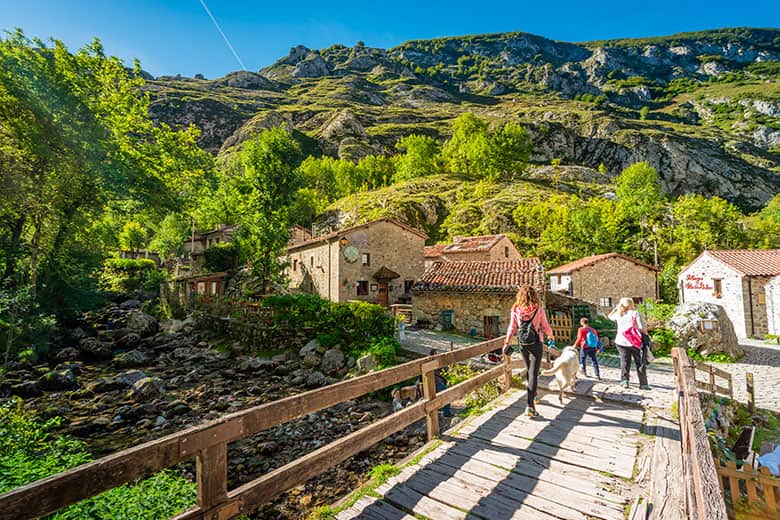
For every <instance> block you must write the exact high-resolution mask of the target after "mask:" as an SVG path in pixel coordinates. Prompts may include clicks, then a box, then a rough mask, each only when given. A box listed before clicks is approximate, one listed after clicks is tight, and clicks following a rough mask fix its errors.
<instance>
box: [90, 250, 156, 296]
mask: <svg viewBox="0 0 780 520" xmlns="http://www.w3.org/2000/svg"><path fill="white" fill-rule="evenodd" d="M164 278H165V275H164V274H162V273H160V272H159V271H158V270H157V263H156V262H155V261H154V260H152V259H150V258H137V259H133V258H106V260H105V261H104V262H103V270H102V271H101V273H100V283H99V286H100V288H101V289H103V290H105V291H110V292H116V293H123V294H125V293H131V292H133V291H137V290H138V289H146V290H154V291H159V289H160V282H161V281H162V279H164Z"/></svg>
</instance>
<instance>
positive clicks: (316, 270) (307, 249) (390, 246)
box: [285, 218, 428, 305]
mask: <svg viewBox="0 0 780 520" xmlns="http://www.w3.org/2000/svg"><path fill="white" fill-rule="evenodd" d="M426 238H428V236H427V235H426V234H425V233H424V232H423V231H420V230H419V229H414V228H412V227H409V226H406V225H404V224H402V223H400V222H398V221H396V220H393V219H390V218H383V219H379V220H374V221H371V222H367V223H365V224H360V225H357V226H352V227H349V228H346V229H341V230H338V231H335V232H332V233H328V234H325V235H320V236H315V237H312V238H310V239H308V240H304V241H301V242H298V243H295V244H291V245H289V246H288V247H287V262H288V266H287V268H286V273H285V274H286V275H287V278H288V279H289V280H290V287H291V288H292V289H294V290H297V291H301V292H307V293H313V294H319V295H320V296H322V297H323V298H327V299H329V300H331V301H334V302H344V301H348V300H361V301H367V302H372V303H378V304H380V305H390V304H394V303H406V302H408V301H409V300H410V299H411V295H410V291H411V288H412V286H413V285H414V282H415V281H416V280H417V279H419V277H420V275H422V272H423V248H424V247H425V239H426Z"/></svg>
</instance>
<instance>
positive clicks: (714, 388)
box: [686, 355, 734, 399]
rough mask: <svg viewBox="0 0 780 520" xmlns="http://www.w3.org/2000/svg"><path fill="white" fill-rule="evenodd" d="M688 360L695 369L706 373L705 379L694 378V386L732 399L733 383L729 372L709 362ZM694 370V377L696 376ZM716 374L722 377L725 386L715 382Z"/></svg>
mask: <svg viewBox="0 0 780 520" xmlns="http://www.w3.org/2000/svg"><path fill="white" fill-rule="evenodd" d="M686 357H687V355H686ZM690 362H691V365H692V366H693V368H694V369H695V370H698V371H700V372H704V373H706V374H707V381H699V380H698V379H695V381H696V388H697V389H698V390H704V391H705V392H709V393H711V394H721V395H725V396H726V397H728V398H730V399H734V384H733V382H732V379H731V374H730V373H729V372H726V371H725V370H722V369H720V368H718V367H715V366H712V365H711V364H710V363H704V362H702V361H694V360H690ZM695 370H694V378H695V377H696V372H695ZM716 376H717V377H719V378H721V379H723V380H724V381H725V382H726V383H725V384H726V386H725V387H724V386H721V385H718V384H717V383H716V380H715V377H716Z"/></svg>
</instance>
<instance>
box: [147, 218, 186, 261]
mask: <svg viewBox="0 0 780 520" xmlns="http://www.w3.org/2000/svg"><path fill="white" fill-rule="evenodd" d="M191 227H192V226H191V224H190V222H189V221H188V219H187V218H185V217H184V216H182V215H180V214H177V213H168V214H167V215H166V216H165V218H164V219H163V220H162V222H160V225H159V226H158V227H157V232H156V233H155V234H154V236H153V237H152V241H151V242H150V243H149V249H151V250H152V251H155V252H157V253H158V254H159V255H160V258H162V259H163V260H169V259H171V258H174V257H177V256H181V255H183V254H184V242H185V241H186V240H187V237H188V235H189V234H190V230H191Z"/></svg>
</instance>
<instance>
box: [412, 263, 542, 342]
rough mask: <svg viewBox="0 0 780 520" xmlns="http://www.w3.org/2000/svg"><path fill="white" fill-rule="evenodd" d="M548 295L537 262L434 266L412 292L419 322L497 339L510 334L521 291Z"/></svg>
mask: <svg viewBox="0 0 780 520" xmlns="http://www.w3.org/2000/svg"><path fill="white" fill-rule="evenodd" d="M526 284H530V285H533V286H534V287H536V288H537V289H538V290H539V291H544V268H543V267H542V264H541V263H540V262H539V259H538V258H525V259H521V260H516V261H512V262H436V263H434V264H432V265H431V266H430V267H428V268H427V269H426V270H425V273H424V274H423V276H422V278H421V279H420V281H419V282H418V283H417V284H415V286H414V289H413V290H412V295H413V298H412V312H413V315H414V319H415V321H417V322H418V323H427V324H430V325H431V326H442V328H444V329H450V328H451V329H454V330H456V331H459V332H465V333H471V334H474V335H479V336H482V337H486V338H494V337H497V336H500V335H502V334H504V333H505V332H506V329H507V326H508V317H509V311H510V309H511V308H512V305H513V303H514V299H515V295H516V294H517V289H518V288H519V287H520V286H522V285H526Z"/></svg>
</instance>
